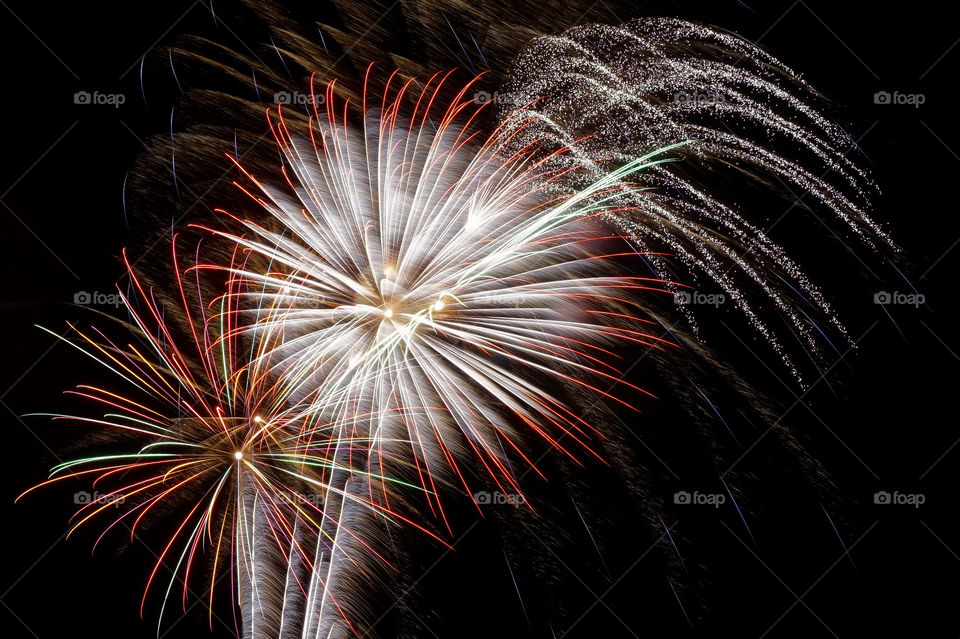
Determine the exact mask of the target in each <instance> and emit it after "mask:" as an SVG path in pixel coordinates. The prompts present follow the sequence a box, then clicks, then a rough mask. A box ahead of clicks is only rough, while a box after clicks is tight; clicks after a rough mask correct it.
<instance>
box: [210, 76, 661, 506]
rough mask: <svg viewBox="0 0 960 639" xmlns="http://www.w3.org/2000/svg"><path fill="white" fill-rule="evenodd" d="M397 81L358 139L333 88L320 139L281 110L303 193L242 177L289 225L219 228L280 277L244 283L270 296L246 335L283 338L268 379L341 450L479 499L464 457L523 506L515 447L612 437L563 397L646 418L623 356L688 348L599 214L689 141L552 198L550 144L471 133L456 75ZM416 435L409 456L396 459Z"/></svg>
mask: <svg viewBox="0 0 960 639" xmlns="http://www.w3.org/2000/svg"><path fill="white" fill-rule="evenodd" d="M389 86H390V82H388V83H387V87H388V88H387V90H386V91H385V93H384V97H383V99H382V101H381V104H380V106H379V108H377V109H372V110H370V111H368V109H367V105H366V104H364V105H363V108H362V110H363V112H364V113H366V114H367V117H366V118H365V120H364V121H363V126H362V127H361V128H360V129H357V128H354V127H353V126H352V125H351V124H349V123H348V122H347V121H346V118H345V117H342V116H340V115H338V112H337V109H338V104H337V101H336V98H335V94H334V85H333V84H332V83H331V85H330V86H328V88H327V90H326V94H325V100H323V101H322V102H324V103H325V104H326V112H325V113H320V112H319V110H317V111H316V112H315V113H314V116H313V117H312V118H311V120H310V127H309V131H305V132H301V133H297V132H294V131H291V129H290V128H288V125H287V122H286V121H285V119H284V117H283V113H282V109H281V110H279V111H280V112H279V113H278V115H277V116H276V119H274V120H271V127H272V129H273V131H274V134H275V136H276V139H277V144H278V147H279V148H280V150H281V152H282V154H283V157H284V160H285V164H284V173H285V174H286V175H287V176H288V183H287V185H286V187H287V188H285V189H282V188H275V187H272V186H270V185H267V184H264V183H261V182H259V181H258V180H257V179H256V177H255V176H253V175H251V174H250V173H249V172H247V171H244V173H245V176H246V178H247V179H248V180H249V181H250V182H252V183H253V185H254V191H251V192H249V195H250V196H251V197H252V198H253V199H254V201H255V202H256V203H257V204H258V206H259V207H261V208H262V210H263V212H264V213H266V214H269V216H270V218H272V219H273V220H274V221H275V222H279V223H280V226H279V227H278V228H274V227H272V226H271V225H270V224H268V223H265V222H264V221H263V219H251V218H249V217H248V218H244V219H242V220H241V221H242V223H243V225H244V226H245V227H246V229H247V230H248V233H247V234H245V235H242V236H241V235H233V234H229V233H225V232H218V231H214V232H215V233H217V234H218V235H220V236H223V237H227V238H229V239H231V240H232V241H234V242H236V244H237V245H238V246H239V247H242V248H243V249H244V250H246V251H248V252H249V253H251V254H254V255H257V256H259V258H261V260H260V261H266V262H268V263H269V264H270V270H269V271H264V270H261V269H231V270H230V275H231V277H232V278H233V280H232V281H233V282H234V283H235V285H236V286H238V287H239V288H241V289H243V290H248V291H254V292H253V293H251V294H250V295H249V296H248V299H247V303H246V304H245V305H244V306H241V309H240V311H239V319H235V320H234V322H235V323H236V324H237V325H238V326H239V327H240V330H241V331H244V332H247V333H250V334H255V335H259V334H261V333H266V334H269V335H279V336H282V339H281V340H280V341H279V342H278V343H277V344H276V345H275V347H274V348H267V349H264V351H263V353H262V354H261V355H260V357H261V358H266V359H268V360H269V362H270V364H265V363H262V362H259V361H258V366H264V367H269V366H273V367H275V370H276V371H278V374H280V375H282V376H284V377H285V378H286V379H287V380H288V381H287V384H289V385H295V384H299V385H300V386H301V388H304V389H306V390H305V393H306V394H308V395H310V397H311V399H310V401H311V402H313V405H314V407H315V409H316V410H318V411H319V410H328V411H329V410H333V411H334V412H335V416H336V420H337V422H338V426H337V428H338V430H339V432H340V433H341V434H342V435H343V436H351V437H353V436H359V437H361V438H363V439H369V440H370V441H371V442H372V447H373V452H374V453H375V454H374V463H375V464H377V463H379V462H378V461H377V459H378V457H379V455H380V454H381V453H382V452H383V451H384V450H387V452H389V454H391V455H394V456H401V457H403V456H409V457H410V459H411V460H412V462H413V463H415V464H416V466H417V469H418V471H419V473H420V475H419V479H420V481H421V482H422V485H423V487H424V488H427V489H429V490H428V491H427V492H425V494H427V495H433V496H434V497H436V495H437V493H438V488H437V483H436V481H435V478H434V477H435V475H436V474H437V473H438V472H441V471H442V470H443V469H445V468H447V469H451V470H453V471H454V473H455V474H456V476H457V478H458V479H459V481H460V482H461V483H462V484H463V486H464V488H466V489H467V491H468V493H469V492H471V491H470V487H469V485H468V483H467V478H466V476H465V474H464V473H463V472H461V469H460V460H462V459H463V458H464V455H465V454H466V455H475V456H477V457H478V458H479V459H480V460H481V462H482V463H483V465H484V466H485V468H486V470H487V471H489V473H490V474H491V475H492V476H493V477H494V478H495V479H496V480H497V482H498V486H499V487H500V488H501V489H503V490H507V488H509V490H510V492H511V493H515V492H517V493H519V492H521V489H520V486H519V485H518V484H517V482H516V480H515V478H514V473H513V472H511V470H510V467H509V462H508V459H507V456H508V453H507V451H509V452H510V453H511V454H515V455H518V456H520V457H522V458H523V459H524V460H525V461H526V462H527V463H529V464H531V465H534V467H535V462H534V461H533V460H531V459H529V458H528V457H527V454H526V452H527V451H526V447H525V446H524V442H523V438H524V436H525V435H526V434H527V433H534V434H536V435H537V436H539V437H542V438H544V439H545V440H546V441H547V442H549V444H550V445H552V446H553V447H555V448H557V449H559V450H561V451H562V452H563V453H565V454H568V455H572V454H573V453H571V452H570V451H569V450H567V448H568V447H569V446H571V445H573V446H580V447H584V448H586V449H587V450H589V440H590V438H591V437H594V436H596V429H595V428H594V427H593V426H591V425H590V424H589V423H587V422H586V421H584V420H583V419H582V418H580V417H579V416H578V415H577V413H576V410H575V408H574V407H572V406H571V405H570V404H569V401H568V400H565V398H563V397H560V396H559V393H558V392H557V391H556V390H554V389H557V388H558V387H561V386H563V385H565V384H568V385H571V386H574V387H577V389H578V391H579V393H580V394H581V396H582V395H583V394H589V395H591V396H594V397H596V398H600V399H605V400H612V401H614V402H619V403H621V404H624V405H629V402H627V401H625V400H622V399H620V398H619V396H618V395H622V394H623V391H630V392H636V393H645V392H646V391H643V390H642V389H641V388H639V387H636V386H633V385H631V384H629V383H628V382H626V381H623V380H622V373H621V371H620V370H618V369H617V367H616V366H615V363H616V359H617V355H616V354H615V353H614V352H612V351H611V350H610V348H611V347H612V345H616V344H617V343H634V344H640V345H643V346H648V347H655V348H660V347H669V346H672V345H673V344H672V342H668V341H667V340H664V339H661V338H660V337H658V336H657V335H656V334H655V332H654V331H651V330H650V329H651V325H654V326H655V325H656V323H655V322H653V321H652V320H650V319H648V318H645V317H642V315H643V304H642V299H643V297H642V295H641V293H649V294H656V293H657V292H660V293H666V292H668V291H667V290H666V289H665V288H664V284H665V282H663V281H662V280H659V279H654V278H643V277H636V276H631V275H628V274H627V271H626V269H624V268H622V267H617V266H616V263H615V260H617V259H620V260H624V261H625V260H629V259H631V258H632V259H634V260H636V261H637V262H639V260H640V256H638V255H637V253H636V252H635V251H634V249H632V248H631V246H630V245H629V243H628V242H627V241H626V239H625V238H624V237H622V236H620V235H619V234H618V233H616V232H615V231H614V230H612V229H611V228H609V227H608V226H607V225H605V224H603V222H602V220H601V219H600V218H601V216H602V215H604V214H608V213H611V212H612V205H611V204H610V202H611V201H612V200H613V199H615V198H617V197H619V196H620V195H621V192H622V190H623V189H632V188H634V187H633V185H631V184H630V183H629V182H628V180H629V178H630V176H631V175H633V174H636V173H637V172H640V171H643V170H646V169H649V168H650V167H653V166H656V165H658V164H661V163H663V162H665V161H667V159H666V155H665V154H666V153H667V152H669V151H670V150H671V149H672V148H673V147H668V148H666V149H658V150H655V151H654V152H652V153H648V154H645V155H643V156H641V157H639V158H634V159H633V160H631V161H630V162H627V163H625V164H624V165H623V166H621V167H619V168H617V169H616V170H614V171H612V172H610V173H609V174H606V175H604V176H601V177H600V178H599V179H597V180H596V181H595V182H594V183H593V184H590V185H589V186H587V187H585V188H583V189H581V190H579V191H575V192H570V193H566V194H564V195H556V194H552V195H549V196H547V195H545V193H546V191H547V189H548V188H552V185H553V183H554V182H555V181H556V180H558V179H560V178H562V177H563V176H564V174H565V173H566V172H567V170H561V171H558V170H550V169H545V168H544V165H545V164H546V163H547V162H548V161H549V160H550V159H552V156H548V157H547V158H546V159H540V160H535V159H533V149H520V150H519V151H516V152H511V153H510V154H509V155H507V154H505V153H504V150H505V146H504V144H503V143H502V141H501V138H500V135H499V134H500V132H499V131H495V132H494V133H493V134H492V135H490V136H489V137H487V138H483V137H482V136H480V135H479V133H477V132H476V131H472V130H471V126H472V123H473V122H474V121H475V119H476V118H477V114H478V112H479V111H480V110H481V109H482V108H483V107H482V106H479V107H478V106H477V105H475V104H474V103H473V102H472V100H469V99H464V96H466V95H467V94H468V92H470V85H467V86H466V87H464V88H462V89H460V90H459V91H458V92H456V94H455V95H454V98H453V99H452V101H450V103H449V104H448V105H447V106H444V107H441V109H440V112H439V113H437V112H436V111H437V108H436V106H435V100H436V97H437V95H438V94H440V93H441V92H442V91H443V89H444V88H445V87H444V78H440V77H439V76H434V77H433V78H430V80H429V81H427V82H426V84H425V85H424V87H423V88H422V89H419V90H414V89H413V88H412V87H413V86H414V81H413V80H410V81H408V82H406V83H404V84H402V85H401V86H400V87H399V88H397V89H396V90H395V91H394V92H392V93H391V92H390V90H389ZM408 93H413V94H414V95H411V96H408V95H407V94H408ZM408 98H409V100H410V101H411V102H413V103H414V107H413V109H412V110H411V111H410V112H409V113H404V112H403V111H402V107H403V104H404V100H406V99H408ZM318 102H321V100H314V103H318ZM343 106H344V107H346V105H343ZM241 168H242V167H241ZM265 306H269V308H270V309H271V310H270V312H265V311H264V308H265ZM244 309H246V310H244ZM612 387H619V389H617V390H613V389H612ZM410 406H422V407H428V408H427V409H426V410H424V411H421V412H419V413H417V414H415V415H414V414H410V413H409V412H408V411H407V410H406V408H408V407H410ZM358 415H369V416H370V417H369V418H367V419H366V420H360V419H358V418H357V416H358ZM361 422H363V423H361ZM399 441H404V442H411V445H409V446H408V449H409V450H407V451H406V453H404V452H403V451H400V450H397V447H395V446H386V447H385V443H386V442H399ZM501 482H503V483H501ZM503 484H506V485H507V487H504V485H503ZM434 501H435V502H436V503H435V504H432V506H434V505H435V506H436V507H437V508H438V510H439V512H440V514H441V515H442V512H443V511H442V507H440V504H439V501H438V500H436V499H435V500H434Z"/></svg>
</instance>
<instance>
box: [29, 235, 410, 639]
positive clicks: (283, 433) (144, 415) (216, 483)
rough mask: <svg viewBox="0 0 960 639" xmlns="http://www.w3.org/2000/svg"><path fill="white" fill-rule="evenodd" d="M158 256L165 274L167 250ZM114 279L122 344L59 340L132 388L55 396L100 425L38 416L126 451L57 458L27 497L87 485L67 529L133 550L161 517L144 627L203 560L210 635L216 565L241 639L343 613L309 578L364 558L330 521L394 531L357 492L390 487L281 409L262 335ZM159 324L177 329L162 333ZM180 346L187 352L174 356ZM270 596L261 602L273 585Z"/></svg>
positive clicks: (364, 550) (326, 431)
mask: <svg viewBox="0 0 960 639" xmlns="http://www.w3.org/2000/svg"><path fill="white" fill-rule="evenodd" d="M173 256H174V269H175V271H176V270H177V266H176V260H177V253H176V245H175V242H174V252H173ZM128 269H129V265H128ZM129 272H130V277H131V279H132V282H133V284H134V285H135V288H136V291H137V294H138V297H139V299H140V302H141V304H140V305H139V306H143V307H145V312H139V311H138V310H137V307H138V304H135V303H132V302H131V301H129V300H128V299H127V298H126V297H124V298H123V300H124V303H125V305H126V306H127V309H128V310H129V312H130V316H131V318H132V322H133V323H132V325H131V326H130V332H131V333H132V335H131V336H132V337H133V338H134V340H135V341H134V342H132V343H130V344H128V345H126V346H123V345H121V344H119V343H118V342H116V341H113V340H112V339H111V338H109V337H107V335H106V334H105V333H103V332H101V331H99V330H97V329H93V331H92V332H84V331H81V330H79V329H76V328H74V329H73V330H74V333H75V336H76V339H75V340H67V342H68V343H69V344H71V345H73V346H74V347H76V348H77V349H79V350H81V351H82V352H83V353H85V354H86V355H88V356H90V357H91V358H93V359H95V360H96V361H98V362H99V363H100V364H101V365H102V366H104V367H106V368H107V369H109V370H110V371H111V373H113V374H114V375H115V376H116V377H117V378H118V381H121V382H123V383H125V386H126V387H127V389H128V391H132V392H130V393H129V394H127V393H123V392H121V391H113V390H109V389H107V388H103V387H99V386H90V385H81V386H78V387H77V389H76V390H74V391H70V394H72V395H75V396H77V397H80V398H82V399H84V400H87V401H90V402H92V403H94V404H95V405H98V406H101V407H102V408H103V409H105V410H107V411H110V412H107V413H106V414H104V415H103V416H102V417H101V418H91V417H84V416H74V415H53V417H54V419H55V420H58V421H59V420H67V421H74V422H78V423H81V424H85V425H92V426H94V427H96V428H97V429H98V430H100V431H102V432H107V433H110V432H114V433H116V434H118V435H121V436H122V438H123V440H124V441H134V442H137V446H138V447H137V448H136V449H134V450H132V451H131V452H126V453H117V454H109V455H96V456H91V457H83V458H79V459H75V460H71V461H66V462H63V463H60V464H58V465H57V466H55V467H54V468H53V471H52V474H51V478H50V479H49V480H48V481H46V482H43V483H41V484H39V485H38V486H35V487H34V488H33V489H31V490H34V489H36V488H39V487H41V486H46V485H49V484H53V483H58V482H63V481H68V480H76V479H87V480H89V481H90V485H91V488H92V489H96V490H97V491H98V492H94V493H93V495H94V496H95V498H94V497H89V498H88V499H83V500H81V503H82V502H84V501H85V502H86V503H85V504H84V505H82V506H81V507H80V508H79V510H78V511H77V513H76V514H75V515H74V517H73V525H72V527H71V529H70V534H72V533H73V532H74V531H75V530H77V529H78V528H79V527H81V526H82V525H84V524H86V523H88V522H90V521H92V520H94V519H105V520H107V521H108V524H107V525H106V527H105V529H104V531H103V532H102V533H101V534H100V536H99V537H98V539H97V542H96V544H95V545H94V547H96V546H97V545H98V544H99V543H100V541H102V540H103V538H104V537H105V535H106V534H107V533H108V532H110V531H111V530H114V529H116V531H120V530H124V531H125V532H128V533H129V535H130V540H131V541H133V540H134V538H135V537H136V536H137V535H138V534H139V529H140V528H141V527H143V525H144V524H145V522H147V521H150V520H156V519H158V518H163V519H169V520H170V523H169V524H168V526H169V528H170V529H172V530H173V531H174V532H173V534H172V535H171V536H170V537H169V540H168V541H167V542H165V545H164V546H163V549H162V551H161V552H159V553H158V554H157V557H156V559H157V561H156V564H155V566H154V568H153V571H152V572H151V574H150V577H149V579H148V581H147V587H146V590H145V592H144V595H143V603H142V605H141V613H142V612H143V606H145V605H146V602H147V595H148V594H149V592H150V590H151V586H152V584H153V583H154V582H155V581H156V579H157V577H158V576H159V572H160V569H161V567H163V566H164V565H165V564H168V565H167V569H169V570H170V572H171V579H170V582H169V584H168V585H167V586H166V588H165V589H164V595H163V607H162V608H161V613H160V617H161V619H162V617H163V608H165V607H166V606H167V604H168V603H170V601H171V595H172V593H173V591H174V588H175V587H177V586H178V585H179V586H182V588H181V594H180V599H181V603H182V605H183V607H184V609H186V603H187V598H188V594H192V593H193V587H192V586H196V581H197V578H196V576H195V573H196V572H197V571H198V567H197V564H198V563H199V562H200V555H201V554H202V553H201V551H203V552H205V553H207V554H209V555H210V566H209V572H210V575H211V576H210V582H209V584H210V585H209V588H208V591H209V593H208V605H209V611H210V622H211V625H212V622H213V615H214V606H213V598H214V592H215V584H216V582H217V581H218V577H219V575H220V574H221V573H222V572H223V571H229V572H230V573H231V576H232V578H233V580H234V583H235V584H236V587H237V589H238V592H239V596H240V599H239V606H240V610H241V613H242V616H243V626H244V636H246V637H262V636H276V635H275V633H276V632H277V631H278V628H279V627H281V626H282V625H283V623H284V622H286V624H287V626H288V627H287V628H286V629H285V630H286V632H287V633H294V632H299V630H300V629H301V627H302V626H304V625H305V624H307V623H311V620H313V621H312V623H313V624H316V623H317V621H316V619H317V618H318V617H321V616H322V611H323V610H324V609H326V608H332V609H333V610H334V611H335V613H334V614H335V615H336V616H340V617H343V615H344V614H345V613H344V612H343V611H342V610H341V607H340V605H339V603H338V602H337V600H336V597H335V596H334V595H333V591H332V589H330V590H328V589H327V588H326V580H327V576H326V573H325V572H324V569H325V568H327V567H329V566H330V565H332V564H333V563H334V562H337V563H340V564H344V563H346V564H352V565H356V566H361V567H362V565H363V564H364V563H365V562H367V561H369V558H367V557H365V554H366V555H369V554H372V555H377V553H376V551H375V550H374V549H372V548H371V547H369V546H368V545H367V544H366V542H365V541H364V540H363V539H361V538H359V537H357V534H356V532H354V530H353V527H352V526H350V525H345V526H341V525H340V524H341V520H340V517H341V516H342V514H343V513H344V511H346V510H350V509H352V510H354V511H360V512H361V513H366V516H369V517H373V518H387V519H390V520H394V521H403V520H404V518H403V517H402V516H401V515H399V514H397V513H393V512H391V511H390V510H389V509H388V508H387V507H386V506H385V505H384V504H383V503H382V500H376V499H374V498H373V497H372V493H370V492H369V491H362V490H358V489H357V484H358V482H364V481H368V480H369V479H375V480H376V482H377V485H378V486H380V487H384V488H385V487H386V486H387V485H389V484H393V483H395V482H396V480H394V479H391V478H387V477H382V476H372V475H370V474H369V473H368V472H367V471H366V470H365V469H364V468H363V467H362V464H360V463H359V460H360V459H362V458H363V451H365V449H366V447H367V443H366V442H365V441H362V440H360V439H359V438H351V437H349V436H345V435H343V434H342V433H338V434H336V437H332V435H333V431H332V427H331V425H330V424H325V423H322V421H321V419H320V417H321V416H320V414H318V413H317V412H316V411H315V410H314V407H313V406H312V405H310V404H306V405H304V404H298V403H296V402H292V401H290V399H289V394H290V390H291V389H290V388H288V387H285V386H284V385H283V384H282V382H278V381H277V380H275V379H273V378H271V377H270V376H269V375H268V374H267V372H268V371H267V370H266V369H267V368H269V362H270V360H269V357H267V356H265V355H263V354H259V355H258V354H257V349H266V348H267V347H268V344H269V340H270V338H269V337H265V338H264V341H261V342H259V343H255V344H249V345H246V346H245V345H243V344H241V343H240V342H239V340H238V339H236V333H235V332H234V331H233V327H232V326H231V325H230V323H229V322H230V321H231V317H233V315H232V314H231V313H226V312H222V311H221V312H215V313H212V314H210V315H207V314H206V313H207V311H206V304H205V303H204V301H203V299H201V298H200V296H199V290H200V289H199V287H200V284H199V279H198V284H197V287H198V295H197V297H196V299H190V297H189V295H188V293H187V292H186V289H185V287H184V283H183V280H182V279H179V278H178V282H179V295H180V299H179V300H178V302H181V303H182V304H183V308H182V309H178V308H176V307H175V306H173V307H168V306H163V305H161V304H159V303H158V302H157V301H156V299H155V297H154V291H153V290H152V289H147V288H145V287H144V285H142V284H141V282H140V280H139V279H138V278H137V276H136V274H135V273H134V272H133V270H132V269H130V270H129ZM177 272H178V274H179V271H177ZM231 299H236V294H235V292H231V291H227V292H226V294H224V295H223V296H222V297H221V299H220V300H219V302H217V303H219V304H221V305H222V304H227V303H229V302H230V300H231ZM165 315H166V316H175V317H178V318H179V319H180V321H181V322H182V324H181V325H180V326H173V325H171V324H170V323H169V321H167V319H165ZM184 335H187V338H186V339H185V340H182V339H181V338H182V337H183V336H184ZM181 343H183V344H187V345H188V347H187V348H184V349H181V348H180V347H179V346H178V344H181ZM307 440H309V444H307V443H306V442H307ZM365 477H366V478H367V479H364V478H365ZM351 484H353V485H351ZM28 492H30V491H28ZM87 495H89V493H88V494H87ZM361 517H362V515H357V514H354V515H353V519H355V520H357V521H359V520H360V519H361ZM411 523H412V522H411ZM414 526H415V525H414ZM361 569H362V568H361ZM280 586H282V591H280V592H279V594H280V596H279V597H277V596H276V595H277V593H274V592H273V591H274V590H278V588H279V587H280ZM316 593H319V594H316ZM277 599H280V600H281V601H283V606H284V607H287V606H290V607H291V608H295V607H299V608H298V611H299V612H298V614H296V615H294V616H293V617H291V616H290V615H289V613H288V614H286V615H285V614H284V610H283V609H280V610H278V609H276V600H277ZM327 617H329V613H328V614H327ZM343 621H344V622H345V623H346V624H347V625H349V620H346V619H345V618H343ZM326 623H328V624H329V623H330V622H329V621H327V622H326ZM260 626H263V628H260ZM291 626H293V627H291ZM284 636H287V635H284ZM289 636H295V635H294V634H289Z"/></svg>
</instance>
